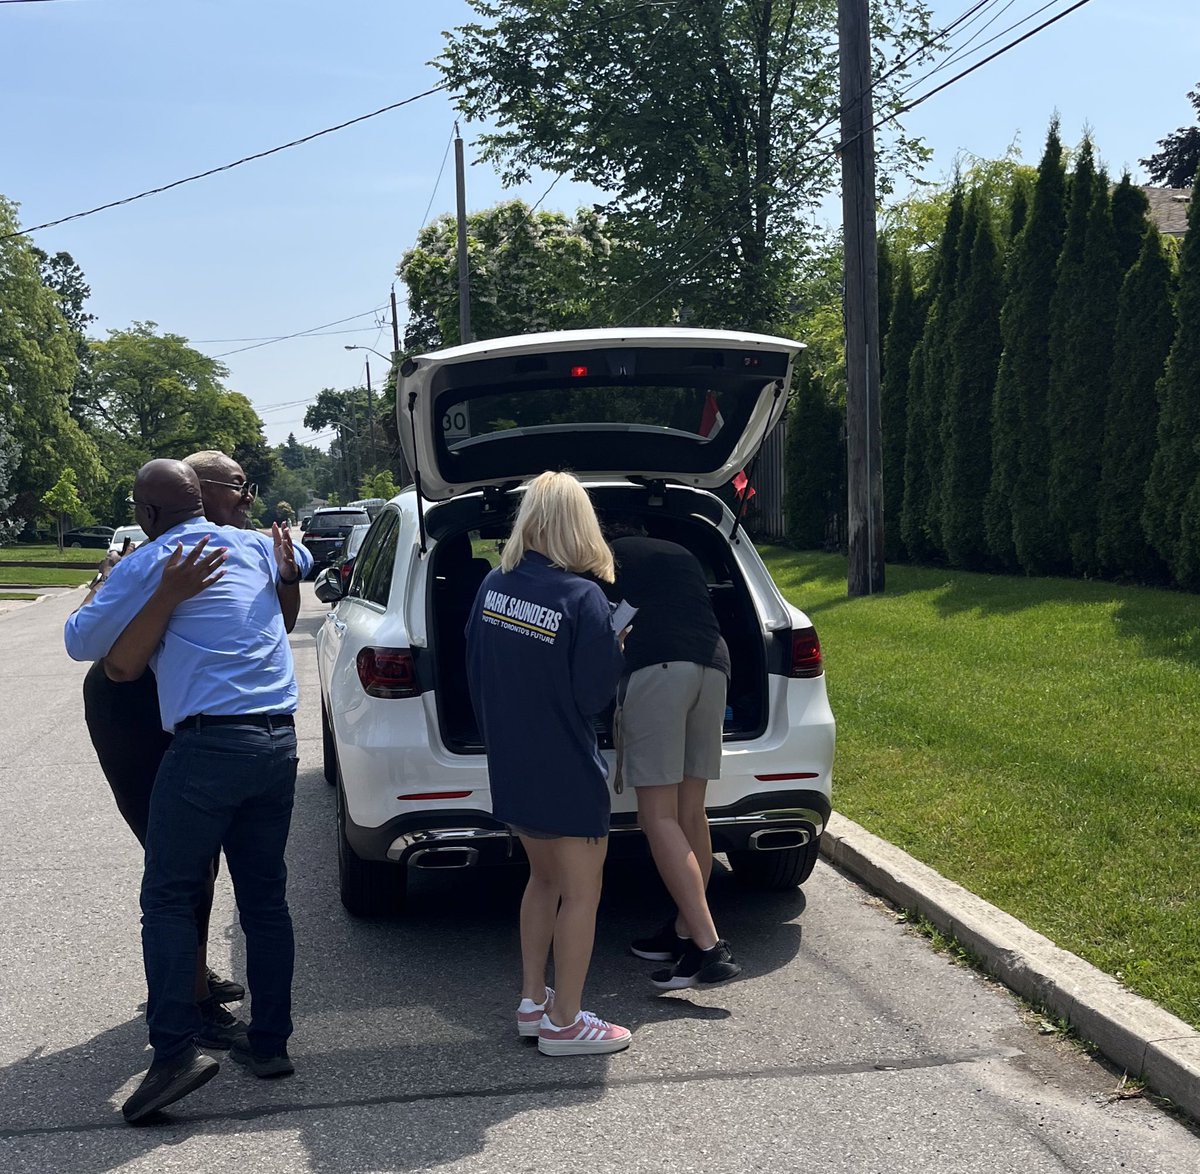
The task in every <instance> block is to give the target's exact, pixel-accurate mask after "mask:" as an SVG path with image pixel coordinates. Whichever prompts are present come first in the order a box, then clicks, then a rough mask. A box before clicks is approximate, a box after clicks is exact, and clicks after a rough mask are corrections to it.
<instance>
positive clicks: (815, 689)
mask: <svg viewBox="0 0 1200 1174" xmlns="http://www.w3.org/2000/svg"><path fill="white" fill-rule="evenodd" d="M802 345H803V344H801V343H797V342H792V341H790V340H788V339H782V338H770V337H766V336H762V335H753V334H742V333H736V332H724V331H722V332H717V331H701V330H687V329H675V328H670V329H668V328H663V329H643V330H620V331H618V330H595V331H569V332H562V333H556V334H543V335H529V336H523V337H516V338H503V339H490V340H488V341H486V342H478V343H470V344H468V345H465V346H461V347H454V348H451V349H448V350H444V351H439V352H435V353H432V354H427V355H421V356H418V357H416V358H413V359H410V360H408V361H406V362H405V363H404V365H403V366H402V367H401V370H400V375H399V383H398V394H397V399H396V402H397V405H398V407H399V412H400V413H401V419H400V421H399V423H400V425H401V427H400V430H399V431H400V435H401V437H402V438H403V444H404V455H405V457H406V459H407V461H408V464H409V467H410V468H412V469H413V470H414V472H415V473H416V474H417V476H418V478H419V479H418V480H417V484H419V485H420V487H421V493H420V495H418V493H417V491H416V489H415V488H409V489H406V490H405V491H403V492H401V493H400V494H398V495H397V496H396V497H395V498H393V499H392V500H391V501H390V502H389V503H388V504H387V505H386V506H385V507H384V509H383V510H382V511H381V513H380V514H379V516H378V517H377V518H376V519H375V521H374V522H373V523H372V525H371V527H370V530H369V531H368V532H367V535H366V537H365V539H364V541H363V545H362V549H361V550H360V551H359V553H358V556H357V558H356V559H355V563H354V569H353V572H352V574H351V576H350V581H349V584H348V586H347V587H346V589H345V591H344V593H343V594H342V597H341V598H340V599H339V600H338V601H337V603H336V605H335V606H334V607H333V608H332V610H331V611H330V612H329V614H328V615H327V616H326V618H325V622H324V623H323V625H322V626H321V629H320V630H319V632H318V633H317V639H316V644H317V663H318V671H319V678H320V691H321V718H322V733H323V759H324V771H325V777H326V779H327V780H328V781H329V782H330V783H331V784H333V785H334V786H335V787H336V788H337V833H338V875H339V886H340V890H341V899H342V903H343V905H344V906H345V907H346V908H347V909H348V910H349V911H350V912H351V913H353V914H357V915H369V914H377V913H384V912H388V911H394V910H396V909H398V908H400V907H401V905H402V903H403V900H404V893H405V882H406V878H407V868H408V866H409V865H412V866H413V867H416V868H422V869H435V868H464V867H470V866H474V865H483V864H489V863H493V862H497V863H498V862H501V861H504V860H505V859H507V858H508V857H509V854H510V852H512V851H513V850H514V841H513V840H512V838H511V837H510V835H509V833H508V830H507V829H506V828H505V827H504V826H503V825H502V824H500V823H499V822H498V821H496V820H495V819H494V818H493V817H492V814H491V803H490V795H489V790H488V775H487V762H486V758H485V756H484V748H483V744H482V740H481V738H480V733H479V728H478V725H477V723H476V720H475V714H474V711H473V709H472V706H471V699H470V696H469V694H468V690H467V683H466V671H465V637H464V634H463V628H464V624H465V623H466V619H467V616H468V613H469V610H470V607H471V605H472V603H473V600H474V598H475V595H476V593H477V590H478V587H479V584H480V582H481V581H482V580H483V578H484V576H485V575H486V574H487V573H488V571H489V570H490V569H491V567H492V566H493V565H494V564H495V563H496V562H497V561H498V544H499V542H501V541H502V540H503V539H504V538H505V537H506V536H507V534H508V532H509V529H510V526H511V521H512V517H513V514H514V512H515V509H516V506H517V503H518V501H519V495H520V493H521V487H522V485H523V483H524V482H526V481H527V480H528V479H529V478H531V477H533V476H536V475H537V474H538V473H540V472H542V471H543V470H544V469H547V468H568V469H571V470H573V471H574V472H575V473H576V474H577V475H578V476H579V477H580V478H581V479H582V480H583V482H584V484H585V485H586V486H587V488H588V491H589V493H590V495H591V497H592V500H593V502H594V503H595V505H596V508H597V511H598V512H599V514H600V515H601V518H602V520H603V518H604V516H606V515H619V516H621V517H623V518H625V519H628V518H630V517H631V516H633V517H636V518H637V519H639V520H640V522H641V523H642V524H643V525H644V527H645V529H646V530H647V532H648V533H649V534H650V535H652V536H655V537H663V538H669V539H671V540H673V541H675V542H679V543H682V544H683V545H685V546H686V547H688V549H689V550H691V551H692V552H693V553H694V554H695V555H696V557H697V558H698V559H699V560H700V562H701V564H702V566H703V567H704V568H705V571H706V574H707V577H708V582H709V590H710V592H711V595H712V600H713V604H714V607H715V609H716V613H717V616H718V619H719V620H720V624H721V629H722V632H723V634H724V637H725V640H726V642H727V643H728V645H729V650H730V656H731V660H732V666H733V672H732V679H731V681H730V686H729V693H728V709H727V713H726V721H725V731H724V743H725V751H724V760H723V767H722V773H721V778H720V779H719V780H716V781H714V782H713V783H712V784H711V786H710V788H709V794H708V802H709V807H708V815H709V823H710V826H711V829H712V836H713V844H714V848H715V849H716V850H717V851H720V852H724V853H726V854H727V858H728V860H729V862H730V865H731V867H732V869H733V872H734V874H735V876H737V877H738V878H740V879H742V880H744V881H746V882H749V883H750V884H752V885H754V886H758V887H765V888H768V889H783V888H791V887H794V886H796V885H798V884H801V883H803V881H804V880H806V879H807V877H808V876H809V874H810V873H811V871H812V868H813V865H814V862H815V861H816V858H817V854H818V851H819V845H820V840H821V835H822V832H823V831H824V828H825V825H826V822H827V820H828V818H829V813H830V788H831V772H832V765H833V748H834V718H833V714H832V713H831V711H830V708H829V702H828V699H827V697H826V691H825V677H824V668H823V662H822V657H821V646H820V643H819V641H818V639H817V634H816V632H815V631H814V629H813V626H812V624H811V622H810V621H809V619H808V617H807V616H806V615H804V613H803V612H801V611H798V610H797V609H796V608H794V607H792V606H791V605H790V604H789V603H788V602H787V601H786V600H785V599H784V598H783V596H782V594H781V593H780V592H779V589H778V588H777V587H776V586H775V584H774V583H773V582H772V580H771V577H770V574H769V573H768V572H767V570H766V567H765V566H764V565H763V562H762V560H761V559H760V558H759V556H758V553H757V551H756V550H755V548H754V544H753V543H752V542H750V541H749V540H748V539H747V537H746V535H745V534H744V532H743V531H742V530H741V528H740V526H739V523H738V519H737V518H735V516H734V514H733V513H731V512H730V510H729V509H728V508H727V507H726V506H725V505H724V504H723V503H722V501H721V500H720V499H719V498H718V497H717V496H716V494H715V493H714V490H717V489H718V488H720V487H722V486H725V485H726V484H728V483H729V482H730V481H731V480H732V479H733V478H734V477H735V476H736V475H737V474H738V473H739V471H741V470H742V469H743V468H744V467H745V466H746V464H747V463H748V461H749V459H750V458H751V457H752V455H753V454H754V452H755V451H756V450H757V448H758V447H759V445H760V444H761V442H762V440H763V438H764V437H765V436H766V435H767V433H768V432H769V431H770V429H771V428H772V427H773V426H774V425H775V424H776V423H777V422H778V420H779V418H780V417H781V415H782V414H783V411H784V407H785V404H786V401H787V391H788V385H789V383H790V380H791V374H792V367H793V363H794V361H795V359H796V356H797V355H798V354H799V352H800V350H801V349H802ZM414 430H415V433H414ZM414 436H415V438H414ZM326 582H327V583H330V584H332V587H331V590H332V591H333V592H335V593H340V592H341V585H340V583H339V582H336V581H334V580H331V579H329V578H328V577H327V579H326ZM610 720H611V715H610V714H604V715H600V716H599V717H598V718H597V732H598V736H599V738H600V741H601V746H602V748H603V752H604V753H605V754H606V756H608V758H609V760H610V761H611V754H612V751H611V739H610V736H609V728H610ZM530 736H531V737H536V736H537V723H536V717H535V716H534V715H531V718H530ZM612 831H613V839H612V844H611V848H610V851H612V852H613V853H614V854H615V853H616V852H619V851H621V850H622V849H623V847H626V846H629V847H633V846H637V847H639V848H644V841H643V840H642V838H641V834H640V832H639V831H638V829H637V823H636V805H635V797H634V795H633V794H632V793H631V792H630V791H629V790H626V791H625V792H624V793H623V794H620V795H616V796H614V798H613V814H612ZM515 850H516V851H517V852H519V846H517V847H516V849H515Z"/></svg>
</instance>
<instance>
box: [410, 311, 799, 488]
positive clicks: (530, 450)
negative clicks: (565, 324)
mask: <svg viewBox="0 0 1200 1174" xmlns="http://www.w3.org/2000/svg"><path fill="white" fill-rule="evenodd" d="M803 346H804V344H803V343H799V342H793V341H791V340H790V339H785V338H773V337H770V336H767V335H760V334H742V333H738V332H735V331H716V330H690V329H684V328H665V327H664V328H653V329H636V330H572V331H561V332H557V333H552V334H529V335H520V336H517V337H513V338H496V339H489V340H487V341H485V342H477V343H470V344H468V345H466V346H460V347H452V348H450V349H448V350H443V351H435V352H432V353H430V354H427V355H419V356H416V357H415V358H411V359H408V360H406V361H405V362H404V363H403V364H401V367H400V372H399V375H398V377H397V394H396V415H397V425H398V427H399V432H400V440H401V444H402V446H403V448H404V455H405V457H406V459H407V460H408V462H409V465H410V467H411V468H413V469H414V470H415V471H416V472H417V473H418V474H419V480H418V488H419V490H420V492H421V495H422V496H423V497H424V498H426V499H427V500H430V501H444V500H446V499H447V498H450V497H454V496H455V495H457V494H460V493H466V492H468V491H470V490H473V489H480V488H483V487H485V486H488V485H498V484H504V483H506V482H513V481H524V480H526V479H528V478H530V477H534V476H536V475H537V474H538V473H541V472H542V471H543V470H545V469H569V470H571V471H572V472H574V473H576V474H578V475H580V476H586V477H604V478H618V477H639V478H646V479H652V480H656V481H659V480H661V481H674V482H678V483H682V484H685V485H694V486H698V487H700V488H704V489H715V488H717V487H719V486H721V485H724V484H726V483H727V482H728V481H729V480H730V479H731V478H733V477H734V476H735V475H736V474H737V473H738V471H739V470H741V469H743V468H744V467H745V466H746V465H747V464H748V463H749V461H750V458H751V457H752V456H753V455H754V453H755V452H756V451H757V450H758V448H759V446H760V445H761V444H762V442H763V440H764V439H765V438H766V436H767V433H768V432H769V431H770V430H771V428H772V427H774V425H775V423H776V422H777V421H778V420H779V418H780V416H781V415H782V414H783V411H784V408H785V406H786V403H787V391H788V386H789V384H790V381H791V375H792V366H793V363H794V361H795V359H796V356H797V355H798V354H799V352H800V351H801V350H802V349H803Z"/></svg>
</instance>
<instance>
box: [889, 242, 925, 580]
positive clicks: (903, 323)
mask: <svg viewBox="0 0 1200 1174" xmlns="http://www.w3.org/2000/svg"><path fill="white" fill-rule="evenodd" d="M923 325H924V307H923V306H922V305H921V302H920V300H919V299H918V297H917V294H916V290H915V289H914V288H913V270H912V262H911V260H910V259H909V256H908V254H907V253H904V254H903V255H902V256H901V258H900V267H899V270H898V271H897V274H896V292H895V295H894V298H893V301H892V314H891V327H890V329H889V330H888V332H887V337H886V338H885V339H884V344H883V379H882V385H881V387H880V392H879V399H880V429H881V431H882V433H883V437H882V439H883V530H884V542H883V553H884V558H886V559H887V561H888V562H896V561H898V560H900V559H902V558H903V557H904V556H905V553H906V551H905V548H904V542H903V540H902V538H901V533H900V515H901V507H902V504H903V502H904V443H905V435H906V431H907V420H908V396H909V376H910V372H911V366H912V355H913V351H914V350H915V349H916V348H917V345H918V344H919V343H920V341H921V330H922V327H923Z"/></svg>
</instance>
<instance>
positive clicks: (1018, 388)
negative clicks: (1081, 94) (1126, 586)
mask: <svg viewBox="0 0 1200 1174" xmlns="http://www.w3.org/2000/svg"><path fill="white" fill-rule="evenodd" d="M1065 198H1066V173H1065V171H1064V169H1063V151H1062V142H1061V140H1060V139H1059V135H1058V120H1057V119H1055V120H1054V121H1053V122H1052V123H1051V124H1050V130H1049V133H1048V134H1047V136H1046V149H1045V151H1044V152H1043V153H1042V160H1041V163H1040V164H1039V166H1038V175H1037V181H1036V182H1035V184H1034V189H1033V200H1032V203H1031V204H1030V206H1029V217H1028V219H1027V220H1026V222H1025V227H1024V228H1023V229H1022V230H1021V235H1020V236H1019V237H1018V238H1017V240H1016V243H1015V244H1014V246H1013V254H1012V258H1011V261H1010V270H1009V272H1010V279H1009V288H1008V293H1007V295H1006V297H1005V300H1004V308H1003V310H1002V311H1001V315H1000V337H1001V341H1002V343H1003V347H1004V349H1003V352H1002V353H1001V356H1000V370H999V373H998V375H997V377H996V398H997V400H998V403H997V404H996V405H995V406H994V408H993V413H992V418H993V420H994V421H996V422H997V424H1000V423H1001V422H1004V423H1008V422H1015V425H1016V430H1015V434H1012V435H1009V436H1006V437H1003V438H1002V439H1001V441H1000V444H1001V446H1002V447H1005V448H1006V449H1011V455H1010V456H1009V458H1008V459H1009V460H1010V461H1013V463H1014V464H1015V468H1012V467H1005V468H1004V469H1003V471H998V469H999V466H997V465H996V464H995V463H993V484H992V486H991V488H990V491H989V504H988V507H985V508H987V510H988V516H989V517H990V518H992V520H993V526H992V528H991V530H990V531H989V544H990V545H991V547H992V550H993V553H996V554H997V556H998V557H1001V558H1002V557H1003V555H1002V554H1001V552H1002V551H1003V549H1004V547H1005V544H1006V543H1005V538H1006V534H1007V532H1008V528H1007V527H1005V526H1004V525H1003V523H1002V521H998V520H997V518H998V515H999V514H1000V511H1001V510H1002V508H1003V502H1001V501H999V500H998V496H997V495H998V494H999V493H1003V492H1007V493H1009V494H1010V495H1011V496H1010V498H1009V510H1010V515H1011V535H1012V543H1013V550H1014V552H1015V554H1016V556H1017V560H1018V562H1019V564H1020V566H1021V567H1022V568H1023V569H1024V570H1026V571H1028V572H1030V573H1032V574H1038V573H1040V572H1043V571H1045V570H1048V569H1050V568H1051V567H1052V566H1054V565H1055V563H1056V560H1057V559H1058V557H1059V550H1058V548H1057V546H1056V545H1055V544H1054V542H1053V535H1052V531H1051V530H1050V529H1049V528H1048V526H1047V514H1048V512H1049V504H1048V489H1047V467H1048V465H1049V458H1050V453H1049V449H1050V446H1049V440H1048V437H1047V434H1046V397H1047V393H1048V388H1049V383H1050V338H1049V321H1050V302H1051V300H1052V298H1053V296H1054V288H1055V274H1056V272H1057V267H1058V257H1059V253H1060V252H1061V250H1062V239H1063V233H1064V231H1065V227H1066V212H1065ZM993 454H994V455H995V449H993ZM1014 458H1015V460H1014Z"/></svg>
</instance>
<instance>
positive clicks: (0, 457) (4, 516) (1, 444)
mask: <svg viewBox="0 0 1200 1174" xmlns="http://www.w3.org/2000/svg"><path fill="white" fill-rule="evenodd" d="M20 456H21V447H20V445H18V444H17V442H16V441H15V440H14V439H13V438H12V436H11V434H10V433H9V432H8V430H7V429H6V428H5V427H4V423H3V421H0V546H3V545H4V544H5V543H6V542H10V541H11V540H12V539H13V537H14V536H15V535H16V534H17V533H18V532H19V531H20V529H21V527H22V526H23V525H24V524H25V519H24V518H23V517H21V516H20V515H13V514H10V513H9V511H10V509H11V508H12V504H13V500H14V495H12V494H10V493H9V492H8V483H9V481H10V479H11V478H12V473H13V470H14V469H15V468H16V467H17V461H18V460H19V459H20Z"/></svg>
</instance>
